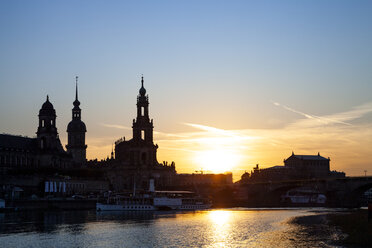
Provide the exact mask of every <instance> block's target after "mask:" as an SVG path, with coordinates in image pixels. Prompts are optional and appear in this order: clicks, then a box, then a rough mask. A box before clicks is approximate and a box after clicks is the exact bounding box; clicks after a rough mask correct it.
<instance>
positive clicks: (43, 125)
mask: <svg viewBox="0 0 372 248" xmlns="http://www.w3.org/2000/svg"><path fill="white" fill-rule="evenodd" d="M56 117H57V116H56V111H55V109H54V107H53V104H52V103H51V102H49V96H47V99H46V101H45V102H44V104H43V105H42V107H41V109H40V111H39V127H38V128H37V132H36V134H37V143H38V147H39V149H41V150H43V151H51V150H55V149H58V148H59V147H58V142H57V140H59V138H58V133H57V128H56Z"/></svg>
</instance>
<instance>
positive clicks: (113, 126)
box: [100, 123, 132, 130]
mask: <svg viewBox="0 0 372 248" xmlns="http://www.w3.org/2000/svg"><path fill="white" fill-rule="evenodd" d="M100 125H101V126H104V127H108V128H117V129H125V130H131V129H132V128H130V127H127V126H122V125H118V124H107V123H100Z"/></svg>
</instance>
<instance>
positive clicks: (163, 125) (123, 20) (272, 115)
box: [0, 1, 372, 174]
mask: <svg viewBox="0 0 372 248" xmlns="http://www.w3.org/2000/svg"><path fill="white" fill-rule="evenodd" d="M371 13H372V2H371V1H131V2H129V1H1V2H0V34H1V39H0V55H1V56H0V113H1V116H2V118H1V122H0V127H1V130H0V132H5V133H13V134H22V135H28V136H33V135H34V133H35V132H36V128H37V114H38V110H39V108H40V107H41V105H42V103H43V102H44V101H45V97H46V94H49V96H50V99H51V101H52V103H53V104H54V106H55V108H56V111H57V115H58V119H57V125H58V128H59V133H60V136H61V139H62V141H63V142H66V141H65V140H66V132H65V130H66V126H67V124H68V122H69V120H70V119H71V108H72V101H73V98H74V78H75V75H78V76H79V78H80V80H79V88H80V101H81V103H82V105H81V107H82V109H83V113H82V116H83V120H84V121H85V123H86V125H87V128H88V136H87V141H88V146H89V148H88V156H89V157H90V158H94V157H99V158H102V157H105V156H106V155H107V154H108V153H109V152H110V150H111V148H110V147H111V144H112V143H113V142H114V141H115V140H116V139H118V138H120V137H121V136H124V135H125V136H127V137H130V136H131V132H130V130H128V129H123V128H112V126H113V125H121V126H123V127H130V126H131V121H132V119H133V118H134V117H135V111H136V110H135V101H136V95H137V92H138V89H139V84H140V76H141V74H144V77H145V87H146V89H147V92H148V94H149V97H150V115H151V117H152V118H154V123H155V130H156V131H159V132H161V133H162V134H180V133H182V134H185V133H188V134H193V135H194V134H195V133H198V131H200V130H199V129H198V128H195V127H196V126H190V125H187V123H189V124H190V123H191V124H197V125H202V126H207V127H214V128H218V129H221V130H225V131H226V130H235V131H236V130H238V131H239V133H240V134H241V131H242V130H259V131H257V132H256V133H260V135H258V136H259V137H260V138H259V139H261V138H262V137H265V140H266V139H268V142H270V140H273V139H275V138H276V137H277V133H281V134H284V133H285V132H288V130H287V128H288V127H293V126H294V125H293V123H298V122H301V121H302V120H303V118H305V119H309V118H307V117H306V115H301V114H299V113H298V112H301V113H305V114H309V115H314V116H335V115H336V114H337V113H345V112H348V111H351V110H353V109H354V108H358V106H365V105H364V104H367V106H369V105H368V103H369V102H372V95H371V92H372V82H371V78H372V70H371V68H372V48H371V45H370V44H372V28H371V27H372V15H371ZM273 103H280V105H275V104H273ZM283 106H286V107H288V108H289V109H294V110H296V111H297V113H296V112H294V111H290V110H288V108H284V107H283ZM367 109H368V108H367ZM337 116H339V115H337ZM310 119H311V118H310ZM347 121H348V122H350V123H351V124H352V125H353V128H352V129H351V130H348V131H344V132H341V133H345V132H346V133H348V134H349V133H350V132H352V133H354V132H355V135H354V136H353V138H350V137H349V138H347V140H348V141H350V140H351V141H350V142H351V143H347V142H346V143H345V144H344V145H343V146H341V144H340V145H339V147H337V149H336V148H335V149H330V148H329V147H327V142H318V143H317V142H316V144H312V145H309V146H307V145H306V146H304V145H303V143H302V142H299V139H300V137H297V138H296V139H294V138H293V139H288V140H285V139H284V140H283V141H282V142H283V143H284V144H287V145H286V146H282V148H280V149H278V150H275V152H274V151H272V152H270V151H266V152H265V153H262V155H250V154H255V153H257V154H260V152H259V151H258V150H257V149H261V150H262V149H265V148H264V147H256V150H255V152H254V151H251V150H250V149H249V148H247V149H246V150H244V149H243V150H239V152H238V153H240V154H241V153H243V154H244V156H243V157H244V159H242V160H240V162H239V165H237V166H235V167H236V168H238V167H239V170H240V171H242V170H244V169H247V170H250V168H251V167H252V166H253V165H254V164H255V163H262V164H263V166H266V165H267V166H269V165H273V164H276V163H277V164H280V163H281V161H282V159H283V158H285V157H286V156H287V155H288V154H290V153H291V151H292V150H295V151H299V152H302V153H315V152H317V151H319V150H320V151H321V152H322V151H324V153H325V155H326V156H330V157H331V158H332V159H335V160H336V161H335V162H334V163H333V164H331V166H332V165H333V166H335V169H340V170H345V171H347V172H349V173H351V174H358V173H359V174H362V173H363V172H362V171H363V170H362V168H369V167H371V169H370V170H371V172H372V163H370V157H369V158H365V157H366V156H367V155H371V154H372V151H371V150H366V151H364V152H363V153H357V152H356V154H354V153H353V154H354V157H353V156H351V155H350V157H349V158H348V159H346V160H345V159H341V158H342V156H345V155H344V154H345V152H346V151H350V150H353V151H354V150H355V151H358V144H357V143H358V142H357V141H358V140H360V138H358V137H359V136H358V135H360V136H362V137H369V138H370V139H371V140H372V136H371V134H370V133H369V132H367V133H364V132H365V131H366V130H370V129H369V128H370V125H371V124H372V118H371V114H370V113H369V111H367V112H363V115H361V116H359V117H357V118H354V119H348V120H347ZM185 123H186V124H185ZM330 123H331V124H329V123H327V124H325V123H323V126H322V127H321V130H318V133H316V134H313V135H311V136H310V137H308V138H309V139H311V137H321V136H322V135H324V131H325V130H326V131H327V132H328V133H333V132H338V131H339V130H340V128H345V127H344V126H345V125H344V124H340V123H338V124H335V122H330ZM110 125H111V128H110V127H109V126H110ZM197 127H200V126H197ZM316 128H317V129H318V128H319V127H318V126H316ZM328 129H331V130H328ZM208 130H209V131H210V130H211V129H208ZM273 130H275V132H276V134H270V132H271V131H273ZM322 130H323V131H322ZM336 130H337V131H336ZM204 131H206V129H204ZM313 131H314V129H308V128H307V129H306V130H302V131H301V132H302V133H312V132H313ZM244 132H245V131H243V133H244ZM262 132H264V133H265V134H263V133H262ZM199 134H200V135H205V136H208V137H209V135H211V134H210V133H208V134H206V133H203V132H202V133H199ZM253 134H254V132H253ZM213 135H215V134H213ZM216 135H217V136H218V135H219V134H218V133H217V134H216ZM271 135H272V136H274V137H272V136H271ZM251 136H252V133H250V137H251ZM253 136H254V135H253ZM165 137H169V136H164V137H163V136H161V135H160V134H159V135H158V136H155V138H157V139H158V141H159V145H160V149H159V160H160V161H162V160H176V165H177V164H178V165H179V166H178V168H180V169H179V171H181V172H182V171H193V169H194V168H200V165H198V164H197V163H198V162H197V161H194V160H192V159H189V158H190V157H193V156H192V154H188V153H187V152H186V153H184V154H180V153H176V152H175V151H174V150H167V147H168V145H169V142H173V143H172V147H173V148H172V149H174V148H175V147H184V146H187V145H186V144H183V143H177V142H180V141H177V139H175V140H173V139H172V140H171V141H170V140H168V139H167V138H165ZM172 137H174V136H172ZM187 137H189V136H187ZM284 137H285V135H284ZM291 137H294V135H293V134H292V136H291ZM334 137H335V136H330V137H328V138H329V139H330V141H329V143H332V142H335V141H334ZM336 137H338V136H337V135H336ZM217 138H218V137H217ZM301 139H302V138H301ZM332 139H333V140H332ZM345 139H346V138H345ZM345 139H344V140H345ZM222 140H223V139H222ZM312 141H313V140H312V139H311V140H309V141H308V143H312ZM167 142H168V143H167ZM353 142H354V143H353ZM366 142H367V141H366ZM222 143H223V142H222ZM222 143H221V146H222V147H223V146H224V145H223V144H222ZM227 143H229V142H227ZM232 143H233V144H235V145H236V143H234V142H232ZM338 143H339V142H338ZM162 144H163V146H164V147H165V148H164V149H163V150H162V146H161V145H162ZM229 144H230V143H229ZM367 144H369V143H368V142H367V143H366V144H359V146H363V147H364V146H365V145H367ZM204 145H205V144H204ZM204 145H203V144H200V148H199V150H198V151H194V152H200V151H201V150H203V147H204V149H207V150H208V149H211V148H207V146H204ZM371 145H372V144H371ZM194 146H195V144H194ZM250 147H254V146H253V145H252V144H250ZM213 149H215V148H213ZM231 149H232V150H234V149H235V148H231ZM252 149H253V148H252ZM359 150H363V149H359ZM235 151H236V149H235ZM247 154H248V155H247ZM361 156H363V157H364V158H363V160H361V161H359V162H357V163H355V164H353V163H354V162H352V161H354V160H353V158H354V159H357V160H358V159H360V157H361ZM186 157H189V158H186ZM337 158H339V161H338V159H337ZM342 161H348V162H347V163H346V162H342ZM350 168H354V169H350Z"/></svg>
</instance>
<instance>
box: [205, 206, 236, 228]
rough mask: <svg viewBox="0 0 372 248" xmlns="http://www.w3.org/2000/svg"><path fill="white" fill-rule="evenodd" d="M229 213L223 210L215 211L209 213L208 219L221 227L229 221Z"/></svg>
mask: <svg viewBox="0 0 372 248" xmlns="http://www.w3.org/2000/svg"><path fill="white" fill-rule="evenodd" d="M230 215H231V213H230V212H229V211H225V210H215V211H211V212H209V218H210V219H211V220H212V222H213V223H214V224H216V225H219V226H222V225H224V224H226V223H227V222H228V221H229V217H230Z"/></svg>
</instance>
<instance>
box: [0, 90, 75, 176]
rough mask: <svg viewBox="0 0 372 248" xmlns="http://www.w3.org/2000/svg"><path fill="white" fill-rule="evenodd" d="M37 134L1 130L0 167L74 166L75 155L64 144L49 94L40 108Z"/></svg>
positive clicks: (3, 170) (4, 168) (6, 168)
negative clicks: (26, 135)
mask: <svg viewBox="0 0 372 248" xmlns="http://www.w3.org/2000/svg"><path fill="white" fill-rule="evenodd" d="M38 117H39V125H38V128H37V132H36V138H29V137H22V136H17V135H9V134H0V171H1V173H2V174H5V173H7V172H8V171H9V170H14V169H21V168H26V169H35V168H45V167H50V168H71V167H72V166H73V165H74V161H73V158H72V156H71V155H70V154H68V153H67V152H66V151H65V150H64V149H63V147H62V144H61V141H60V139H59V136H58V131H57V127H56V117H57V116H56V111H55V109H54V107H53V104H52V103H51V102H50V101H49V96H47V98H46V101H45V102H44V103H43V105H42V107H41V109H40V111H39V115H38Z"/></svg>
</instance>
